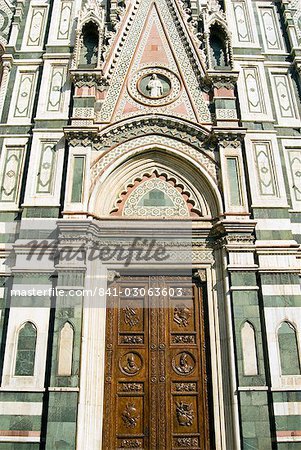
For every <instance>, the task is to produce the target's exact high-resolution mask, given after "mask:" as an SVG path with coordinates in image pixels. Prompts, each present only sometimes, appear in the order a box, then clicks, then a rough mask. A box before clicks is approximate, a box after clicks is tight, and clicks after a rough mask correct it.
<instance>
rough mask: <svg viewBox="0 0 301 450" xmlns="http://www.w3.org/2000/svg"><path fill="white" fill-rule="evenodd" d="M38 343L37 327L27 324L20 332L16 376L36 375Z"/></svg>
mask: <svg viewBox="0 0 301 450" xmlns="http://www.w3.org/2000/svg"><path fill="white" fill-rule="evenodd" d="M36 341H37V330H36V327H35V326H34V324H33V323H31V322H27V323H26V324H25V325H24V326H23V327H22V328H21V330H20V331H19V337H18V348H17V357H16V367H15V375H19V376H33V375H34V362H35V353H36Z"/></svg>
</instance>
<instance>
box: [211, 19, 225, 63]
mask: <svg viewBox="0 0 301 450" xmlns="http://www.w3.org/2000/svg"><path fill="white" fill-rule="evenodd" d="M209 46H210V58H211V66H212V68H213V69H225V68H229V67H230V54H229V42H228V36H227V33H226V32H225V30H224V28H223V27H222V26H221V25H220V24H219V23H218V22H215V23H214V24H212V25H211V27H210V37H209Z"/></svg>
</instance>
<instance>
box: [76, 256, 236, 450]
mask: <svg viewBox="0 0 301 450" xmlns="http://www.w3.org/2000/svg"><path fill="white" fill-rule="evenodd" d="M224 264H225V261H220V264H217V261H215V265H216V266H217V267H219V268H220V270H217V269H216V268H215V267H213V265H212V263H211V262H210V263H204V264H192V266H191V267H192V269H194V270H200V271H203V273H204V274H205V278H206V281H205V282H206V286H207V304H208V322H209V345H210V362H211V364H210V366H211V380H212V409H213V424H214V437H215V449H216V450H230V449H231V450H238V449H239V448H240V444H239V429H240V424H239V417H238V406H237V400H236V396H234V395H232V392H233V393H234V392H235V385H236V380H235V366H234V359H233V358H234V353H233V354H232V357H231V355H229V352H232V351H234V350H233V348H234V344H233V338H232V336H233V333H232V322H231V316H230V315H229V310H228V307H229V305H227V303H228V302H227V301H226V300H227V296H226V292H227V277H226V266H224ZM89 266H90V267H89ZM123 267H124V266H123V265H121V264H107V265H106V266H104V265H103V264H101V263H100V262H99V261H93V262H88V264H87V273H89V271H90V273H92V274H93V273H94V274H95V273H98V276H97V277H95V276H92V277H90V278H89V277H86V281H85V289H94V288H95V287H96V286H97V287H99V286H101V287H103V288H104V289H106V287H107V279H108V278H110V277H111V276H112V274H114V272H117V273H118V272H119V271H121V270H122V269H123ZM148 267H149V270H154V271H156V270H157V271H158V270H160V269H161V268H160V265H158V264H149V266H148ZM161 267H162V266H161ZM183 267H184V265H183V264H179V265H169V266H168V265H166V266H165V269H167V268H170V269H171V270H178V271H181V270H183ZM139 268H140V269H141V266H139V265H132V266H131V271H135V273H137V272H138V271H139ZM161 271H162V269H161ZM85 300H86V299H85ZM85 300H84V302H85ZM88 301H89V299H88ZM84 305H85V303H84ZM105 325H106V308H105V304H104V305H102V307H101V308H99V307H94V308H91V307H89V306H88V307H85V306H84V310H83V331H82V348H81V370H80V392H79V406H78V426H77V446H76V448H77V450H100V449H101V447H102V444H101V443H102V424H103V416H104V411H103V395H104V374H105V367H104V360H105ZM221 335H222V337H223V339H221ZM223 352H226V355H227V360H228V363H229V364H228V365H226V366H225V362H224V361H225V360H224V361H223V362H222V357H221V355H222V353H223ZM229 374H230V377H229ZM229 378H230V379H229ZM92 387H93V388H92ZM229 411H232V414H229Z"/></svg>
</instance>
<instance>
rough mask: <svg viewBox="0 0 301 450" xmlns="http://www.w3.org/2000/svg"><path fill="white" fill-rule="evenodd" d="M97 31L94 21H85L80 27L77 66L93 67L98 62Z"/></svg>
mask: <svg viewBox="0 0 301 450" xmlns="http://www.w3.org/2000/svg"><path fill="white" fill-rule="evenodd" d="M98 47H99V31H98V26H97V25H96V23H95V22H93V21H90V22H88V23H85V25H84V26H83V28H82V37H81V47H80V54H79V64H78V65H79V67H89V68H95V67H97V63H98Z"/></svg>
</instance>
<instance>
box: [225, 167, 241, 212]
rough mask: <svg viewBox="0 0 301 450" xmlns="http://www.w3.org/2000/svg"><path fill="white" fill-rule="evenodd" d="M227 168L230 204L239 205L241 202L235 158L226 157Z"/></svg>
mask: <svg viewBox="0 0 301 450" xmlns="http://www.w3.org/2000/svg"><path fill="white" fill-rule="evenodd" d="M227 170H228V180H229V186H230V203H231V205H232V206H240V205H241V204H242V202H241V193H240V186H239V178H238V168H237V158H227Z"/></svg>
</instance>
